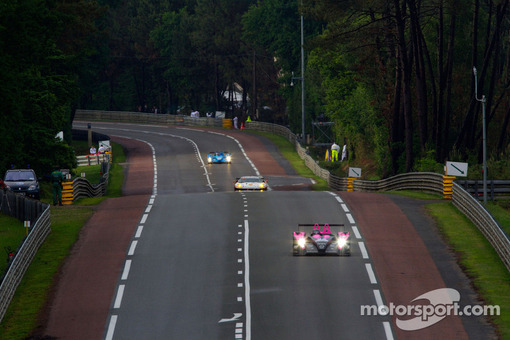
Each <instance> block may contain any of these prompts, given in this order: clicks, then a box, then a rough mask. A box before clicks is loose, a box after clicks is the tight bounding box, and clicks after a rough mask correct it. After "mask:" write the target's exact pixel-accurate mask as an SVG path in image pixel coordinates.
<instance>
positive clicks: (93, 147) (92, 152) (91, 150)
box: [89, 145, 97, 155]
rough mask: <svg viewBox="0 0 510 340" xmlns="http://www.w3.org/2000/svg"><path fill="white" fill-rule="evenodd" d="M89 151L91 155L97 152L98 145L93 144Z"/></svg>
mask: <svg viewBox="0 0 510 340" xmlns="http://www.w3.org/2000/svg"><path fill="white" fill-rule="evenodd" d="M89 153H90V154H91V155H95V154H96V153H97V151H96V147H95V146H94V145H92V146H91V147H90V150H89Z"/></svg>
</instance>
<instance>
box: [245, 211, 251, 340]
mask: <svg viewBox="0 0 510 340" xmlns="http://www.w3.org/2000/svg"><path fill="white" fill-rule="evenodd" d="M249 237H250V227H249V224H248V220H244V294H245V295H244V296H245V297H244V304H245V306H246V320H245V321H246V338H245V339H246V340H251V299H250V257H249V254H250V252H249V249H248V248H249V247H248V245H249Z"/></svg>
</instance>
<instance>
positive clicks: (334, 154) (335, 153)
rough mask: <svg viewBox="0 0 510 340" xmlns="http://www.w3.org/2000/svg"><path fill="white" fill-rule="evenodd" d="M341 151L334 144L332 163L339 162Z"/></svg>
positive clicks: (334, 143)
mask: <svg viewBox="0 0 510 340" xmlns="http://www.w3.org/2000/svg"><path fill="white" fill-rule="evenodd" d="M339 151H340V146H339V145H338V144H337V143H336V142H333V145H331V161H332V162H338V152H339Z"/></svg>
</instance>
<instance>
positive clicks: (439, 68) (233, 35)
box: [0, 0, 510, 176]
mask: <svg viewBox="0 0 510 340" xmlns="http://www.w3.org/2000/svg"><path fill="white" fill-rule="evenodd" d="M509 1H510V0H471V1H460V0H385V1H383V0H369V1H359V0H346V1H334V0H259V1H255V0H235V1H234V0H173V1H162V0H150V1H149V0H138V1H134V0H95V1H91V0H67V1H63V0H17V1H12V0H9V1H7V0H0V80H1V84H2V91H1V92H0V100H1V103H2V106H1V109H0V114H1V117H2V124H0V134H1V135H2V138H1V139H0V149H1V150H2V157H1V158H0V170H2V171H3V170H5V169H7V168H9V167H11V166H15V167H26V166H28V165H27V164H30V166H31V167H33V168H35V169H36V170H38V171H40V172H41V173H46V172H48V171H49V169H50V168H51V166H52V165H54V164H59V165H61V166H62V167H68V166H72V165H73V154H72V150H71V149H70V147H69V146H68V142H69V138H70V133H69V132H70V126H71V122H72V120H73V116H74V112H75V110H76V109H77V108H82V109H101V110H122V111H145V112H156V113H157V114H178V113H180V114H188V113H189V112H190V111H191V110H199V111H200V112H201V113H202V115H204V114H205V112H216V111H224V112H226V115H227V117H232V116H233V115H237V116H240V117H242V118H246V117H247V116H248V115H249V116H251V118H252V119H258V120H261V121H268V122H273V123H279V124H283V125H288V126H289V127H290V128H291V129H292V130H293V131H294V132H296V133H300V132H301V86H302V85H303V83H304V84H305V112H306V131H307V132H310V131H311V129H312V128H311V123H312V122H313V121H316V120H318V119H321V120H329V121H332V122H334V123H335V124H334V132H335V137H336V139H337V141H343V140H344V139H345V140H347V142H348V145H349V149H350V150H351V151H352V152H351V153H350V157H351V160H354V158H358V159H370V160H371V161H372V162H373V164H376V165H377V171H378V174H379V175H380V176H389V175H392V174H396V173H401V172H406V171H413V170H430V169H429V168H430V167H432V168H433V167H434V166H436V167H437V165H438V164H444V162H445V160H447V159H448V160H452V161H466V162H469V163H470V165H474V164H480V163H481V159H482V139H483V130H482V113H483V107H484V106H485V109H486V110H485V112H486V126H487V150H488V157H489V159H490V161H491V163H490V164H491V166H492V167H493V169H494V168H495V167H497V166H498V164H500V165H501V164H508V163H505V161H506V160H508V158H509V156H510V147H509V145H510V144H509V143H510V138H509V131H510V127H509V120H510V96H509V95H508V93H509V86H510V73H509V66H510V46H509V44H510V16H509V15H508V14H509V8H508V7H509ZM301 17H303V36H304V44H303V46H304V55H305V58H304V60H305V65H304V69H305V74H304V75H301V46H302V45H301V40H300V39H301V25H300V23H301V20H300V19H301ZM473 67H476V70H477V72H476V78H475V74H474V72H473ZM475 79H476V80H477V84H475ZM300 80H304V81H300ZM291 84H293V85H294V86H291ZM475 91H476V93H475ZM236 94H237V95H238V96H239V97H240V99H239V98H238V96H236ZM476 94H478V97H477V96H476ZM62 130H63V131H64V135H65V140H64V141H63V142H61V141H59V140H58V139H57V138H55V135H56V134H57V133H58V132H59V131H62ZM478 168H479V167H478ZM489 173H490V172H489Z"/></svg>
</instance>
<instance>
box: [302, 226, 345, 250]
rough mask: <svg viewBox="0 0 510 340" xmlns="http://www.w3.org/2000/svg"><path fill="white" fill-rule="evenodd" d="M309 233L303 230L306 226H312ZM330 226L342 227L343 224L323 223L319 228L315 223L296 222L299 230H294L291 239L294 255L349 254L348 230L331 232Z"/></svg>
mask: <svg viewBox="0 0 510 340" xmlns="http://www.w3.org/2000/svg"><path fill="white" fill-rule="evenodd" d="M312 226H313V228H312V230H311V232H310V235H308V236H307V235H306V232H305V231H303V230H304V229H305V228H306V227H312ZM331 227H344V225H343V224H328V223H326V224H324V227H323V228H322V230H321V228H320V226H319V224H318V223H315V224H298V229H299V231H295V232H294V237H293V240H292V252H293V254H294V256H301V255H339V256H342V255H343V256H350V255H351V240H350V239H349V232H344V231H336V232H335V233H333V232H331Z"/></svg>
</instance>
